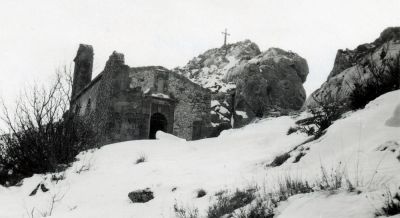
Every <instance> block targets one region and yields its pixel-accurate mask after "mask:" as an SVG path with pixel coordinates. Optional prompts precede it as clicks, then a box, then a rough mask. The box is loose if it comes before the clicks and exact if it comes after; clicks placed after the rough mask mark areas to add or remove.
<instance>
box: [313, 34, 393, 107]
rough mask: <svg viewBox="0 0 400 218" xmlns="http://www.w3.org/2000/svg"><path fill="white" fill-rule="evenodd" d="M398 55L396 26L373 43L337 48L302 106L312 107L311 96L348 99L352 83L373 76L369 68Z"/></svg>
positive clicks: (346, 100) (378, 65)
mask: <svg viewBox="0 0 400 218" xmlns="http://www.w3.org/2000/svg"><path fill="white" fill-rule="evenodd" d="M399 54H400V27H390V28H387V29H385V30H384V31H383V32H382V33H381V34H380V36H379V38H378V39H376V40H375V41H374V42H372V43H366V44H362V45H359V46H357V48H355V49H354V50H349V49H345V50H342V49H339V50H338V52H337V54H336V58H335V62H334V66H333V69H332V71H331V72H330V74H329V76H328V78H327V81H326V82H325V83H323V84H322V85H321V87H320V88H319V89H318V90H316V91H315V92H314V93H312V94H311V96H310V97H309V98H308V99H307V102H306V106H307V107H312V106H314V105H315V104H316V101H315V99H327V98H335V99H336V100H338V101H343V102H345V103H346V102H348V100H349V99H348V98H349V95H350V93H351V92H352V91H353V89H354V84H355V83H363V82H364V81H365V79H368V78H370V77H372V76H373V74H372V73H371V70H373V69H372V68H376V67H380V66H382V63H384V62H386V63H388V61H392V60H394V58H395V57H396V56H397V55H399ZM399 82H400V81H399Z"/></svg>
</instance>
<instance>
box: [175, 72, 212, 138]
mask: <svg viewBox="0 0 400 218" xmlns="http://www.w3.org/2000/svg"><path fill="white" fill-rule="evenodd" d="M168 83H169V86H168V91H169V92H170V93H171V95H173V97H174V98H176V99H178V103H177V105H176V107H175V121H174V135H177V136H178V137H182V138H186V139H191V140H195V139H200V138H205V137H206V136H208V128H209V125H210V108H211V93H210V91H209V90H207V89H204V88H202V87H201V86H199V85H197V84H195V83H192V82H191V81H189V79H187V78H186V77H183V76H181V75H178V74H176V73H172V72H171V73H170V74H169V79H168Z"/></svg>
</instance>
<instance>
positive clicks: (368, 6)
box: [0, 0, 400, 100]
mask: <svg viewBox="0 0 400 218" xmlns="http://www.w3.org/2000/svg"><path fill="white" fill-rule="evenodd" d="M0 3H1V4H0V66H1V67H0V76H1V79H0V94H1V95H2V96H3V97H4V98H5V99H7V100H9V99H12V98H14V97H15V95H16V94H18V92H19V90H20V89H22V88H23V86H25V85H27V84H31V83H32V82H34V81H36V82H46V81H48V79H49V77H50V76H51V75H52V74H53V72H54V70H55V69H56V68H57V67H59V66H62V65H65V64H67V65H69V64H71V63H72V59H73V58H74V56H75V54H76V50H77V48H78V45H79V43H86V44H91V45H93V47H94V53H95V60H94V74H95V75H96V74H98V73H99V72H101V70H102V69H103V68H104V64H105V61H106V60H107V59H108V56H109V55H110V54H111V53H112V51H113V50H117V51H119V52H122V53H124V54H125V60H126V63H127V64H128V65H130V66H144V65H162V66H165V67H167V68H173V67H175V66H183V65H185V64H186V63H187V62H188V61H189V60H190V59H192V58H193V57H194V56H197V55H198V54H200V53H202V52H204V51H205V50H207V49H210V48H213V47H219V46H221V45H222V43H223V36H222V34H221V31H223V30H224V28H228V31H229V32H230V33H231V36H230V37H229V38H228V42H236V41H241V40H244V39H250V40H252V41H253V42H255V43H257V44H258V45H259V47H260V49H261V50H266V49H268V48H269V47H279V48H282V49H286V50H292V51H294V52H296V53H298V54H299V55H301V56H302V57H304V58H306V59H307V62H308V65H309V68H310V74H309V75H308V78H307V82H306V83H305V88H306V91H307V95H309V94H310V93H311V91H313V90H315V89H316V88H318V87H319V86H320V85H321V84H322V83H323V82H324V81H325V80H326V77H327V75H328V74H329V72H330V70H331V69H332V66H333V62H334V58H335V54H336V51H337V50H338V49H340V48H351V49H353V48H355V47H356V46H357V45H359V44H362V43H366V42H372V41H373V40H374V39H376V38H377V37H378V36H379V33H380V32H381V31H382V30H383V29H384V28H386V27H388V26H396V25H397V26H400V12H399V11H400V0H326V1H324V0H247V1H245V0H196V1H195V0H171V1H168V0H142V1H137V0H110V1H108V0H101V1H100V0H88V1H86V0H48V1H41V0H35V1H32V0H27V1H19V0H10V1H8V0H0Z"/></svg>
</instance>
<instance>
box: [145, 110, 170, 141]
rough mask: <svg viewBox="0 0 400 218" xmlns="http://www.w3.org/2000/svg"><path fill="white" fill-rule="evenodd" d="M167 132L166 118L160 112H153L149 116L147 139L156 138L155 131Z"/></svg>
mask: <svg viewBox="0 0 400 218" xmlns="http://www.w3.org/2000/svg"><path fill="white" fill-rule="evenodd" d="M159 130H161V131H163V132H167V118H165V116H164V115H162V114H160V113H155V114H153V115H151V117H150V134H149V139H156V132H157V131H159Z"/></svg>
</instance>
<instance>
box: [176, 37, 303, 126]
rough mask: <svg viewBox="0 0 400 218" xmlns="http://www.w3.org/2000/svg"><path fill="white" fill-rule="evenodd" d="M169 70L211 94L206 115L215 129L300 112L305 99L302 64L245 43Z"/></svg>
mask: <svg viewBox="0 0 400 218" xmlns="http://www.w3.org/2000/svg"><path fill="white" fill-rule="evenodd" d="M174 71H175V72H178V73H180V74H182V75H185V76H186V77H188V78H189V79H190V80H192V81H193V82H195V83H198V84H200V85H202V86H203V87H205V88H208V89H210V90H211V91H212V92H213V95H212V103H211V106H212V111H211V115H212V124H213V126H214V127H216V128H217V129H218V127H219V126H221V125H223V126H224V128H219V129H226V127H227V126H231V127H232V125H234V127H240V126H243V125H246V124H247V123H249V122H250V121H251V120H253V119H254V118H255V117H262V116H269V115H274V114H282V113H288V112H290V111H294V110H299V109H300V108H301V107H302V106H303V104H304V101H305V99H306V93H305V90H304V88H303V83H304V82H305V81H306V78H307V75H308V65H307V61H306V60H305V59H304V58H302V57H300V56H299V55H298V54H296V53H294V52H291V51H284V50H282V49H279V48H270V49H268V50H267V51H264V52H261V51H260V49H259V47H258V46H257V45H256V44H255V43H253V42H251V41H250V40H245V41H241V42H237V43H234V44H228V45H226V46H223V47H221V48H214V49H210V50H208V51H206V52H205V53H203V54H201V55H199V56H198V57H195V58H193V59H192V60H191V61H189V63H188V64H187V65H186V66H184V67H180V68H175V69H174ZM232 120H234V122H233V121H232Z"/></svg>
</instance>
